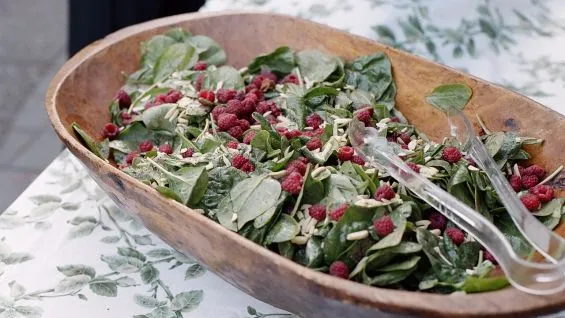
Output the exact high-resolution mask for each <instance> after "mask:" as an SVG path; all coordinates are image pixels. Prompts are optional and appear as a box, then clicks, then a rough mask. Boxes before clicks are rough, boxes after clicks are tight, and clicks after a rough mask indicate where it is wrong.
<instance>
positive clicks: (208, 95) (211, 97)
mask: <svg viewBox="0 0 565 318" xmlns="http://www.w3.org/2000/svg"><path fill="white" fill-rule="evenodd" d="M198 97H199V98H201V99H204V100H206V101H208V102H210V103H213V102H214V101H215V100H216V95H215V94H214V92H213V91H211V90H207V89H205V90H202V91H200V92H199V93H198Z"/></svg>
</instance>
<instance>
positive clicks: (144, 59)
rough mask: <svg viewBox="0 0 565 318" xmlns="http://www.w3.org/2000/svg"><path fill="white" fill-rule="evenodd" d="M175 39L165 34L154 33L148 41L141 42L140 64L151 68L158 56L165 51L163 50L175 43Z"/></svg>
mask: <svg viewBox="0 0 565 318" xmlns="http://www.w3.org/2000/svg"><path fill="white" fill-rule="evenodd" d="M175 42H176V41H175V39H173V38H171V37H169V36H166V35H162V34H159V35H156V36H154V37H152V38H151V39H150V40H149V41H147V42H144V43H142V44H141V52H142V56H141V65H142V69H143V66H147V67H148V68H147V69H153V67H154V66H155V63H157V60H158V59H159V57H160V56H161V55H162V54H163V52H165V50H166V49H167V48H168V47H169V46H171V45H173V44H175Z"/></svg>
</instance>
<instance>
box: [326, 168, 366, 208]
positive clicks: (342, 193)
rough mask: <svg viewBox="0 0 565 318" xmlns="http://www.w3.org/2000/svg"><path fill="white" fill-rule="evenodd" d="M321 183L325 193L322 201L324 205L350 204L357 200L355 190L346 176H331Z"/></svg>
mask: <svg viewBox="0 0 565 318" xmlns="http://www.w3.org/2000/svg"><path fill="white" fill-rule="evenodd" d="M323 183H324V188H325V189H326V191H327V193H326V197H325V198H324V199H323V202H324V203H325V204H326V205H333V204H339V203H347V202H352V201H354V200H355V199H356V198H357V195H358V193H357V189H356V188H355V186H354V185H353V183H351V179H349V178H348V177H347V176H344V175H342V174H332V175H330V177H329V178H327V179H325V180H324V182H323Z"/></svg>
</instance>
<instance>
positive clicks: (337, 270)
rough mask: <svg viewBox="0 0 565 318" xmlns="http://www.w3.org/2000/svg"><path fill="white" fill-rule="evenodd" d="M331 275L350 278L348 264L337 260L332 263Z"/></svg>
mask: <svg viewBox="0 0 565 318" xmlns="http://www.w3.org/2000/svg"><path fill="white" fill-rule="evenodd" d="M329 272H330V275H332V276H335V277H339V278H343V279H348V278H349V268H347V264H345V263H344V262H342V261H335V262H333V263H332V264H331V265H330V270H329Z"/></svg>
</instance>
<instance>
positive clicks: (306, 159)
mask: <svg viewBox="0 0 565 318" xmlns="http://www.w3.org/2000/svg"><path fill="white" fill-rule="evenodd" d="M296 160H300V161H301V162H302V163H304V164H308V163H309V162H310V160H308V158H306V157H298V159H296Z"/></svg>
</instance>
